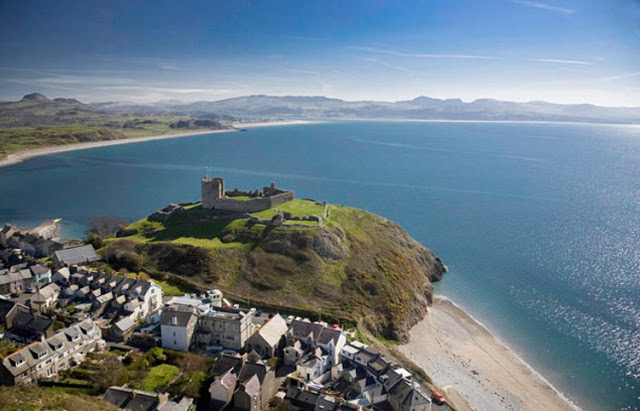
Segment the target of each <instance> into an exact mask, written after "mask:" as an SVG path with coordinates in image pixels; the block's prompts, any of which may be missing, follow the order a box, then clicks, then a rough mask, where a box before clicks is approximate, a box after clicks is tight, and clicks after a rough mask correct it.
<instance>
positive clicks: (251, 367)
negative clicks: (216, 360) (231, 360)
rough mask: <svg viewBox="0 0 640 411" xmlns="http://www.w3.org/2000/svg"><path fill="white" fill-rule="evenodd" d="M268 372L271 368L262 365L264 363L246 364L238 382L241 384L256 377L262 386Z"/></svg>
mask: <svg viewBox="0 0 640 411" xmlns="http://www.w3.org/2000/svg"><path fill="white" fill-rule="evenodd" d="M268 370H269V368H268V367H267V366H266V365H264V364H262V362H260V363H252V362H245V363H244V365H243V366H242V369H241V370H240V374H239V375H238V381H239V382H241V383H242V382H246V381H248V380H249V379H251V378H252V377H253V376H254V375H255V376H257V377H258V381H260V384H262V382H263V381H264V377H265V375H267V371H268Z"/></svg>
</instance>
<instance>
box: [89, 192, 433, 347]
mask: <svg viewBox="0 0 640 411" xmlns="http://www.w3.org/2000/svg"><path fill="white" fill-rule="evenodd" d="M186 208H187V210H186V212H184V213H182V214H178V215H174V216H172V217H171V218H170V219H169V220H168V221H166V222H158V221H150V220H149V219H143V220H140V221H138V222H136V223H134V224H131V225H130V226H129V227H127V229H126V230H124V232H125V233H126V234H129V235H128V236H127V237H124V238H119V239H113V240H109V241H108V245H106V246H105V247H104V248H103V249H102V250H101V252H102V253H103V254H104V255H105V257H106V258H107V260H108V261H109V262H110V263H111V264H113V265H115V266H116V267H117V266H129V268H131V269H134V270H135V269H143V270H144V271H147V272H149V273H151V274H153V275H154V276H156V277H157V278H164V279H168V280H169V281H179V282H182V283H183V284H189V285H192V286H195V287H197V288H200V289H208V288H213V287H219V288H221V289H222V290H223V291H225V293H226V294H227V295H229V296H232V297H233V296H235V297H236V298H240V299H249V300H250V301H252V302H253V303H258V304H260V303H262V304H266V305H268V306H271V307H282V310H283V311H286V309H287V308H289V309H296V308H299V309H304V310H307V311H311V312H318V313H323V314H325V315H327V316H332V317H337V318H340V319H343V320H344V319H347V320H351V321H353V322H357V323H359V324H363V325H365V326H367V327H368V328H369V329H370V330H372V331H373V332H374V333H376V334H377V335H381V336H384V337H386V338H392V339H398V340H405V339H406V338H407V336H408V330H409V329H410V327H411V326H412V325H414V324H415V323H416V322H417V321H419V320H420V319H422V317H423V316H424V314H425V313H426V306H427V304H428V303H429V302H430V301H431V297H432V291H433V287H432V285H431V281H433V280H438V279H440V278H441V275H442V264H441V263H440V261H439V260H438V259H437V258H436V257H435V256H434V254H433V253H432V252H431V251H429V250H427V249H426V248H425V247H423V246H422V245H420V244H419V243H418V242H416V241H415V240H413V239H412V238H411V237H409V235H407V233H406V232H405V231H404V230H402V229H401V228H400V227H399V226H398V225H396V224H394V223H392V222H390V221H388V220H386V219H384V218H382V217H379V216H376V215H374V214H371V213H368V212H366V211H363V210H360V209H356V208H351V207H344V206H338V205H330V206H328V217H327V219H326V220H325V221H324V223H323V224H322V225H320V224H318V223H317V222H312V221H302V222H301V221H287V223H286V224H285V225H284V226H280V227H267V226H266V225H264V224H253V223H251V221H250V220H249V219H237V220H232V221H219V220H218V221H214V220H211V219H210V212H209V211H207V210H203V209H202V208H201V207H200V205H199V204H195V205H191V206H189V207H186ZM280 210H283V211H287V212H289V213H291V214H292V215H293V216H300V217H302V216H307V215H310V214H315V215H322V214H323V211H324V205H322V204H319V203H316V202H314V201H311V200H301V199H298V200H294V201H292V202H289V203H286V204H284V205H282V206H281V207H278V209H271V210H266V211H262V212H260V213H256V214H254V216H257V217H259V218H260V219H263V220H265V219H269V218H270V217H272V216H273V215H275V214H276V213H278V212H279V211H280ZM301 223H303V224H304V225H302V224H301Z"/></svg>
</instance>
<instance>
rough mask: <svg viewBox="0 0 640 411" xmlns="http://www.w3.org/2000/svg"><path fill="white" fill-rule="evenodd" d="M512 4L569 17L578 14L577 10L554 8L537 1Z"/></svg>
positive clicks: (513, 1) (522, 1)
mask: <svg viewBox="0 0 640 411" xmlns="http://www.w3.org/2000/svg"><path fill="white" fill-rule="evenodd" d="M511 3H515V4H520V5H522V6H527V7H533V8H536V9H543V10H548V11H552V12H555V13H562V14H568V15H571V14H573V13H575V12H576V11H575V9H567V8H564V7H558V6H553V5H551V4H547V3H540V2H537V1H527V0H511Z"/></svg>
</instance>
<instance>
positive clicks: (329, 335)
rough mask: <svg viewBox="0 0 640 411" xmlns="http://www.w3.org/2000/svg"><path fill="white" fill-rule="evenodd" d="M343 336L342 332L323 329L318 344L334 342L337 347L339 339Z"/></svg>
mask: <svg viewBox="0 0 640 411" xmlns="http://www.w3.org/2000/svg"><path fill="white" fill-rule="evenodd" d="M341 334H342V331H341V330H335V329H333V328H323V329H322V332H321V333H320V336H319V337H318V343H320V344H329V343H330V342H332V341H333V344H334V345H335V344H336V343H337V342H338V338H340V335H341Z"/></svg>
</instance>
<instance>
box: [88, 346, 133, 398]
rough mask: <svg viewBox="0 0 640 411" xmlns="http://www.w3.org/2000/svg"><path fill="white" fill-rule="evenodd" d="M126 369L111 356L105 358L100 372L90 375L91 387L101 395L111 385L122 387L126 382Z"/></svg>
mask: <svg viewBox="0 0 640 411" xmlns="http://www.w3.org/2000/svg"><path fill="white" fill-rule="evenodd" d="M127 379H128V375H127V369H126V368H124V366H123V365H122V364H121V363H120V361H119V360H118V358H116V357H115V356H113V355H109V356H107V357H106V358H105V359H104V361H103V362H102V364H101V365H100V370H98V371H96V372H94V373H92V374H91V385H92V387H93V390H94V391H95V392H97V393H103V392H105V391H106V390H107V388H109V387H111V386H113V385H118V386H119V385H123V384H125V383H126V382H127Z"/></svg>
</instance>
